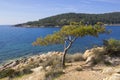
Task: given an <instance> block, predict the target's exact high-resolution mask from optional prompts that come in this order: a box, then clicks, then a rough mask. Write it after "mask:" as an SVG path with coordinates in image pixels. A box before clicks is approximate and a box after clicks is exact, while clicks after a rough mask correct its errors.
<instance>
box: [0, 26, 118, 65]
mask: <svg viewBox="0 0 120 80" xmlns="http://www.w3.org/2000/svg"><path fill="white" fill-rule="evenodd" d="M59 29H60V28H21V27H13V26H0V63H2V62H4V61H6V60H10V59H14V58H19V57H23V56H29V55H34V54H40V53H46V52H48V51H63V45H51V46H39V47H33V46H32V44H31V43H32V42H33V41H35V40H36V38H37V37H40V36H41V37H44V36H46V35H47V34H52V33H53V32H55V31H58V30H59ZM107 29H110V30H112V33H111V34H109V35H107V34H102V35H100V36H99V38H95V37H90V36H86V37H84V38H79V39H77V40H76V42H75V43H74V44H73V46H72V47H71V49H70V50H69V52H70V53H75V52H83V51H85V50H86V49H89V48H91V47H93V46H94V45H102V40H104V39H109V38H115V39H119V40H120V26H107Z"/></svg>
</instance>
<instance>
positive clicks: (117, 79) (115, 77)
mask: <svg viewBox="0 0 120 80" xmlns="http://www.w3.org/2000/svg"><path fill="white" fill-rule="evenodd" d="M103 80H120V74H118V73H114V74H112V76H110V77H108V78H105V79H103Z"/></svg>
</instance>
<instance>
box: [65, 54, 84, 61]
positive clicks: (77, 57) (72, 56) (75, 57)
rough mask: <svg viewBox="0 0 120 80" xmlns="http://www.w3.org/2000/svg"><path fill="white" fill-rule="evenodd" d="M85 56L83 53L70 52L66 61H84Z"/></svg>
mask: <svg viewBox="0 0 120 80" xmlns="http://www.w3.org/2000/svg"><path fill="white" fill-rule="evenodd" d="M83 60H84V59H83V56H82V54H81V53H76V54H68V55H67V56H66V62H68V63H70V62H75V61H83Z"/></svg>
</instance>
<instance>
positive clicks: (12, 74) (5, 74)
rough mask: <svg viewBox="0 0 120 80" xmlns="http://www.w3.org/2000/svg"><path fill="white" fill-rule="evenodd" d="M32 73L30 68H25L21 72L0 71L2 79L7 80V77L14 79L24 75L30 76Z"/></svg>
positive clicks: (11, 70) (12, 70)
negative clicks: (5, 79)
mask: <svg viewBox="0 0 120 80" xmlns="http://www.w3.org/2000/svg"><path fill="white" fill-rule="evenodd" d="M30 73H32V71H31V69H29V68H24V69H21V70H14V69H6V70H2V71H0V78H5V77H10V78H14V77H19V76H22V75H24V74H30Z"/></svg>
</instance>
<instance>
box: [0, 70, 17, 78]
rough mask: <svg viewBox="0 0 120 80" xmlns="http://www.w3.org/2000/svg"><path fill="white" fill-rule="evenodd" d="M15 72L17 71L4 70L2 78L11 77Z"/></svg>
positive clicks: (1, 74)
mask: <svg viewBox="0 0 120 80" xmlns="http://www.w3.org/2000/svg"><path fill="white" fill-rule="evenodd" d="M14 72H15V70H13V69H6V70H2V71H0V78H4V77H8V76H11V75H12V74H13V73H14Z"/></svg>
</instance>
